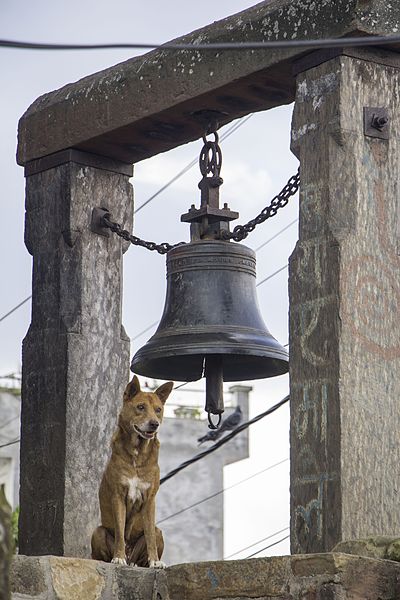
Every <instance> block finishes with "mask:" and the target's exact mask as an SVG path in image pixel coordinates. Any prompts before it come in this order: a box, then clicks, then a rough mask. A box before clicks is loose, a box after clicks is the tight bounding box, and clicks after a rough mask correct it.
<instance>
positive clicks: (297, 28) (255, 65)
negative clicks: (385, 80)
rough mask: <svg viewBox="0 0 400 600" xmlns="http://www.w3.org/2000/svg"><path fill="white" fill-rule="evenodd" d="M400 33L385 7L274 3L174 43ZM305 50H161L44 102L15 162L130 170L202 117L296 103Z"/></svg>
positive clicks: (195, 134)
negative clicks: (295, 69)
mask: <svg viewBox="0 0 400 600" xmlns="http://www.w3.org/2000/svg"><path fill="white" fill-rule="evenodd" d="M399 28H400V5H399V3H398V2H387V1H386V0H363V1H360V0H320V1H318V2H315V1H314V0H301V1H297V0H296V1H295V0H272V1H271V0H267V1H264V2H261V3H259V4H257V5H255V6H253V7H252V8H250V9H248V10H245V11H242V12H240V13H238V14H236V15H233V16H230V17H228V18H226V19H223V20H221V21H217V22H215V23H213V24H211V25H208V26H207V27H204V28H202V29H199V30H197V31H195V32H193V33H191V34H189V35H185V36H183V37H180V38H178V39H177V40H175V42H177V43H193V44H196V43H212V42H252V41H263V40H268V41H269V40H277V39H301V38H310V37H312V38H326V37H343V36H345V35H349V34H354V33H358V34H360V33H361V34H367V35H384V34H392V33H393V32H395V31H398V29H399ZM306 53H308V51H307V50H305V49H304V48H303V49H301V48H300V49H299V48H290V49H273V50H271V49H268V50H261V51H255V50H247V51H227V50H224V51H187V50H185V51H168V50H163V49H158V50H155V51H152V52H149V53H147V54H144V55H143V56H138V57H135V58H132V59H129V60H127V61H125V62H123V63H120V64H118V65H115V66H113V67H110V68H108V69H105V70H103V71H100V72H98V73H95V74H93V75H90V76H88V77H85V78H83V79H81V80H80V81H78V82H76V83H71V84H68V85H66V86H64V87H63V88H61V89H59V90H56V91H54V92H51V93H48V94H45V95H44V96H41V97H40V98H38V99H37V100H36V101H35V102H34V103H33V104H32V105H31V106H30V108H29V109H28V110H27V111H26V113H25V114H24V115H23V117H22V118H21V120H20V124H19V143H18V153H17V160H18V163H19V164H22V165H26V164H27V163H28V162H29V161H32V160H35V159H38V158H41V157H43V156H47V155H49V154H53V153H55V152H59V151H61V150H64V149H67V148H77V149H81V150H85V151H86V152H92V153H94V154H100V155H103V156H107V157H110V158H113V159H117V160H121V161H124V162H126V163H132V162H137V161H139V160H142V159H144V158H147V157H149V156H152V155H154V154H157V153H159V152H164V151H166V150H169V149H171V148H174V147H176V146H179V145H181V144H183V143H186V142H188V141H191V140H194V139H197V138H199V137H200V136H201V134H202V133H203V131H204V124H203V122H202V121H201V120H198V119H196V118H194V117H193V113H194V112H196V111H201V110H204V109H207V110H210V109H212V110H217V111H222V113H223V114H222V115H221V117H220V122H221V124H225V123H228V122H230V121H232V120H233V119H236V118H238V117H240V116H243V115H245V114H248V113H251V112H255V111H258V110H265V109H268V108H271V107H274V106H278V105H282V104H287V103H290V102H292V101H293V100H294V94H295V79H294V75H293V73H292V62H293V61H294V60H296V59H298V58H299V57H300V56H302V55H304V54H306Z"/></svg>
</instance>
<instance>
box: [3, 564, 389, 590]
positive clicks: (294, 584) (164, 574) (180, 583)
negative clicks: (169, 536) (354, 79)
mask: <svg viewBox="0 0 400 600" xmlns="http://www.w3.org/2000/svg"><path fill="white" fill-rule="evenodd" d="M12 591H13V595H12V598H13V600H76V599H79V600H80V599H82V600H83V599H84V600H117V599H118V600H127V599H128V598H130V599H131V598H132V599H134V600H225V599H226V600H227V599H228V598H230V599H235V600H250V599H257V600H345V599H349V600H350V599H351V600H396V599H398V598H400V564H398V563H396V562H394V561H390V560H379V559H373V558H365V557H361V556H350V555H348V554H332V553H330V554H313V555H297V556H282V557H271V558H256V559H250V560H238V561H224V562H201V563H187V564H182V565H175V566H173V567H170V568H168V569H166V570H165V571H156V570H154V569H142V568H137V567H136V568H132V567H122V566H118V565H112V564H110V563H103V562H98V561H92V560H86V559H75V558H65V557H55V556H42V557H33V556H30V557H28V556H17V557H15V560H14V563H13V566H12Z"/></svg>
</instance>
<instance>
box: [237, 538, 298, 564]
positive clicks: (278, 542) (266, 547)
mask: <svg viewBox="0 0 400 600" xmlns="http://www.w3.org/2000/svg"><path fill="white" fill-rule="evenodd" d="M288 538H290V534H289V535H285V537H283V538H282V539H280V540H278V541H277V542H274V543H273V544H269V545H268V546H265V548H261V550H257V552H254V553H253V554H250V555H249V556H246V559H247V558H253V556H256V555H257V554H260V552H264V550H268V548H272V546H277V545H278V544H280V543H281V542H284V541H285V540H287V539H288Z"/></svg>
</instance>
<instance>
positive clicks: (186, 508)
mask: <svg viewBox="0 0 400 600" xmlns="http://www.w3.org/2000/svg"><path fill="white" fill-rule="evenodd" d="M288 460H289V459H288V458H284V459H283V460H281V461H279V462H277V463H275V464H273V465H269V467H265V469H262V470H261V471H258V472H257V473H253V475H249V477H245V479H241V480H240V481H237V482H236V483H233V484H232V485H229V486H227V487H225V488H223V489H222V490H218V492H214V494H211V495H210V496H206V497H205V498H202V499H201V500H198V501H197V502H194V503H193V504H190V505H189V506H185V507H184V508H181V509H180V510H178V511H176V512H174V513H172V514H171V515H168V516H167V517H164V518H163V519H160V521H158V522H157V524H160V523H164V521H168V519H172V518H173V517H177V516H178V515H181V514H182V513H184V512H186V511H187V510H190V509H192V508H195V507H196V506H199V505H200V504H203V502H207V500H211V499H212V498H215V497H216V496H219V495H220V494H223V493H224V492H226V491H227V490H231V489H232V488H234V487H236V486H238V485H240V484H242V483H245V482H246V481H249V479H253V478H254V477H257V476H258V475H261V474H262V473H265V472H266V471H270V470H271V469H273V468H275V467H278V466H279V465H282V464H283V463H285V462H287V461H288ZM278 533H281V532H278ZM265 539H266V538H265ZM261 541H264V540H261Z"/></svg>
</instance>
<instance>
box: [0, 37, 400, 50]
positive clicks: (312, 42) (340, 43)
mask: <svg viewBox="0 0 400 600" xmlns="http://www.w3.org/2000/svg"><path fill="white" fill-rule="evenodd" d="M399 42H400V35H377V36H363V37H344V38H322V39H308V40H307V39H297V40H268V41H262V42H215V43H214V42H210V43H208V44H207V43H206V44H193V43H186V44H185V43H181V44H179V43H176V42H167V43H164V44H156V43H147V42H137V43H124V42H123V43H111V44H47V43H43V42H24V41H19V40H0V47H3V48H13V49H16V50H124V49H127V50H128V49H134V50H137V49H143V50H146V49H150V50H152V49H157V50H178V51H179V50H191V51H195V50H266V49H268V48H346V47H347V48H348V47H355V46H376V45H382V44H384V45H386V44H396V43H399Z"/></svg>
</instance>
